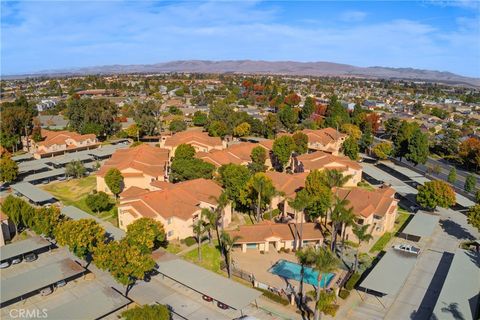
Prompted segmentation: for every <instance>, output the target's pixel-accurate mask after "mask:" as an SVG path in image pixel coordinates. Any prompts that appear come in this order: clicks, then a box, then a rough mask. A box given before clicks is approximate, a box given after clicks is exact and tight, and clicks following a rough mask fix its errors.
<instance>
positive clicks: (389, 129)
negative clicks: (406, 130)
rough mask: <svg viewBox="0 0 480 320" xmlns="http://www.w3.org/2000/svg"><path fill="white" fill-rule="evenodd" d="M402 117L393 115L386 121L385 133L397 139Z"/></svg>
mask: <svg viewBox="0 0 480 320" xmlns="http://www.w3.org/2000/svg"><path fill="white" fill-rule="evenodd" d="M400 125H401V122H400V119H399V118H396V117H393V118H390V119H388V120H387V121H385V123H384V127H385V133H386V134H387V135H388V136H389V137H390V138H391V139H392V140H395V137H396V136H397V133H398V130H399V129H400Z"/></svg>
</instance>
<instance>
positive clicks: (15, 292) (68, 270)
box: [0, 259, 85, 308]
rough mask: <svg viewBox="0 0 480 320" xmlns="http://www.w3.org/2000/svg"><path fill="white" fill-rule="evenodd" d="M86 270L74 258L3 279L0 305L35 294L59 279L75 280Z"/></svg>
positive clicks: (0, 290)
mask: <svg viewBox="0 0 480 320" xmlns="http://www.w3.org/2000/svg"><path fill="white" fill-rule="evenodd" d="M84 272H85V269H84V268H83V267H82V266H80V265H79V264H78V263H76V262H75V261H73V260H72V259H64V260H60V261H57V262H55V263H52V264H49V265H46V266H43V267H40V268H37V269H34V270H32V271H29V272H25V273H22V274H19V275H17V276H14V277H11V278H8V279H2V281H1V283H0V292H2V295H1V296H0V305H1V307H2V308H3V307H4V306H6V305H8V304H11V303H13V302H15V301H18V300H21V299H23V298H27V297H29V296H32V295H35V294H37V293H38V291H39V290H41V289H43V288H46V287H48V286H51V285H53V284H55V283H57V282H58V281H61V280H65V281H69V280H73V279H75V278H77V277H79V276H81V275H82V274H83V273H84Z"/></svg>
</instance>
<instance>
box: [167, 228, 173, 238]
mask: <svg viewBox="0 0 480 320" xmlns="http://www.w3.org/2000/svg"><path fill="white" fill-rule="evenodd" d="M167 236H168V237H169V238H170V237H171V236H173V230H170V231H168V233H167Z"/></svg>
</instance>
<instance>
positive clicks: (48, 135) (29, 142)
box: [22, 129, 99, 159]
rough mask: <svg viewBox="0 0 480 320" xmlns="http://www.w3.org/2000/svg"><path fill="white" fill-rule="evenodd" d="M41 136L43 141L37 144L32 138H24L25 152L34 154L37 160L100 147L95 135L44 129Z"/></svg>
mask: <svg viewBox="0 0 480 320" xmlns="http://www.w3.org/2000/svg"><path fill="white" fill-rule="evenodd" d="M41 135H42V138H43V140H42V141H39V142H35V141H34V140H33V139H32V137H28V138H27V137H22V143H23V146H24V147H23V150H24V151H27V152H30V153H31V154H33V157H34V158H35V159H41V158H45V157H49V156H56V155H60V154H64V153H67V152H76V151H81V150H88V149H93V148H97V147H98V146H99V143H98V140H97V136H95V135H94V134H79V133H76V132H70V131H50V130H46V129H42V130H41Z"/></svg>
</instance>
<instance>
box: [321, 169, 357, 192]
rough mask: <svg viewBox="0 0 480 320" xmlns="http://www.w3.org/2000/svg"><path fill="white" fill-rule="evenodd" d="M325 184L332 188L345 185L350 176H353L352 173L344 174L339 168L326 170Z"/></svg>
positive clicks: (324, 174) (324, 175)
mask: <svg viewBox="0 0 480 320" xmlns="http://www.w3.org/2000/svg"><path fill="white" fill-rule="evenodd" d="M322 173H323V175H322V177H323V179H322V180H323V184H324V185H325V186H327V187H329V188H330V189H332V188H334V187H337V188H338V187H342V186H344V185H345V184H346V183H347V182H348V180H350V178H352V175H345V176H344V175H343V173H342V172H341V171H338V170H335V169H333V170H324V171H323V172H322Z"/></svg>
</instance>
